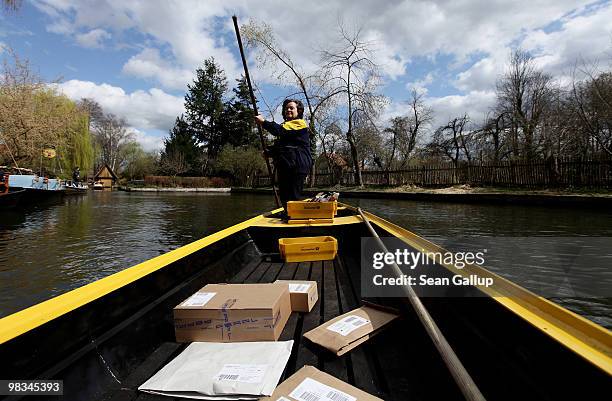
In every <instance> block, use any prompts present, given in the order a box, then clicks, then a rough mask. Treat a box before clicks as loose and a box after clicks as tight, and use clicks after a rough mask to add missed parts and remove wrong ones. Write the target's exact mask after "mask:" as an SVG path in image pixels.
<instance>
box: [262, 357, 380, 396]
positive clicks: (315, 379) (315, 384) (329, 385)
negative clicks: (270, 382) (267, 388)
mask: <svg viewBox="0 0 612 401" xmlns="http://www.w3.org/2000/svg"><path fill="white" fill-rule="evenodd" d="M265 400H270V401H279V400H282V401H285V400H287V401H288V400H297V401H308V400H325V401H327V400H343V401H382V399H380V398H378V397H374V396H373V395H371V394H368V393H366V392H365V391H362V390H359V389H358V388H357V387H353V386H351V385H350V384H348V383H345V382H343V381H342V380H339V379H336V378H335V377H333V376H331V375H328V374H327V373H323V372H321V371H320V370H318V369H316V368H313V367H312V366H304V367H303V368H302V369H300V370H298V371H297V372H295V373H294V374H293V375H292V376H291V377H289V378H288V379H287V380H285V381H284V382H282V383H281V384H280V385H279V386H278V387H276V390H274V393H273V394H272V395H271V396H270V397H266V398H261V400H260V401H265Z"/></svg>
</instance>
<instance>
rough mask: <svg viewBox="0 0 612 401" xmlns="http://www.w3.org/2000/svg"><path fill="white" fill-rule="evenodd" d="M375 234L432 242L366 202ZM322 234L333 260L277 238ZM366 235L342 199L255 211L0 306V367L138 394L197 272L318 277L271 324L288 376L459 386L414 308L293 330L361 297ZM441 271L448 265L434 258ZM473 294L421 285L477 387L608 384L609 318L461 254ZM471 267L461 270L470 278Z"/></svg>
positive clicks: (208, 276) (443, 395)
mask: <svg viewBox="0 0 612 401" xmlns="http://www.w3.org/2000/svg"><path fill="white" fill-rule="evenodd" d="M365 215H366V216H367V218H368V219H369V220H370V222H371V223H372V225H373V226H374V228H375V230H376V231H377V232H378V234H379V235H380V236H381V237H396V238H398V239H400V240H401V241H403V242H404V243H405V244H406V246H407V247H410V248H412V249H422V250H426V251H435V250H439V248H438V247H437V246H436V245H435V244H432V243H430V242H428V241H426V240H424V239H423V238H420V237H418V236H417V235H415V234H413V233H411V232H409V231H407V230H405V229H403V228H401V227H398V226H397V225H394V224H392V223H390V222H387V221H385V220H384V219H381V218H379V217H377V216H375V215H373V214H370V213H365ZM319 235H321V236H333V237H334V238H336V239H337V240H338V255H337V256H336V258H335V259H334V260H332V261H317V262H308V261H307V262H296V263H283V262H282V261H281V260H280V259H279V258H278V239H279V238H291V237H310V236H319ZM363 237H370V233H369V231H368V229H367V227H366V226H365V224H364V221H363V220H362V219H361V218H360V217H359V216H358V215H357V213H356V211H355V210H354V209H352V208H351V207H348V206H345V207H343V208H341V210H339V216H338V217H337V218H336V219H335V220H334V222H333V223H326V224H295V225H288V224H284V223H283V222H282V221H281V220H280V219H277V218H274V216H273V215H272V216H264V215H260V216H256V217H253V218H251V219H249V220H246V221H244V222H242V223H239V224H236V225H234V226H232V227H229V228H227V229H225V230H221V231H219V232H217V233H215V234H212V235H210V236H207V237H205V238H202V239H200V240H198V241H195V242H193V243H191V244H188V245H186V246H184V247H181V248H179V249H176V250H174V251H171V252H169V253H167V254H164V255H161V256H159V257H156V258H154V259H151V260H149V261H146V262H143V263H141V264H139V265H136V266H133V267H131V268H129V269H126V270H124V271H121V272H119V273H116V274H114V275H112V276H109V277H106V278H104V279H101V280H98V281H96V282H93V283H91V284H88V285H86V286H84V287H81V288H79V289H76V290H73V291H71V292H68V293H66V294H63V295H60V296H58V297H56V298H53V299H51V300H48V301H46V302H43V303H41V304H38V305H35V306H33V307H31V308H28V309H26V310H23V311H21V312H18V313H15V314H13V315H11V316H8V317H6V318H4V319H2V320H0V342H1V345H0V358H2V360H3V361H4V362H5V363H4V364H2V368H1V374H0V375H1V377H5V378H15V379H34V378H36V379H45V378H54V379H61V380H63V381H64V399H75V400H80V399H88V400H95V399H137V398H138V399H147V398H146V397H147V396H146V395H142V394H139V393H138V392H137V390H136V389H137V387H138V386H139V385H140V384H142V383H143V382H144V381H145V380H146V379H148V378H149V377H150V376H151V375H152V374H153V373H155V372H156V371H157V370H158V369H159V368H161V366H163V365H164V364H165V363H167V362H168V361H169V360H170V359H172V357H174V356H175V355H176V354H177V353H178V352H180V351H181V350H182V349H184V347H185V345H183V344H177V343H175V342H174V326H173V321H172V308H173V307H174V306H176V305H177V304H178V303H180V302H181V301H183V300H184V299H186V298H187V297H188V296H190V295H191V294H192V293H193V292H195V291H196V290H198V289H199V288H201V287H203V286H204V285H205V284H207V283H217V282H234V283H241V282H245V283H254V282H272V281H275V280H276V279H297V280H299V279H302V280H303V279H309V280H314V281H317V284H318V288H319V302H320V304H319V305H318V306H316V307H315V309H313V311H311V312H310V313H300V314H297V313H294V314H293V315H292V316H291V318H290V320H289V322H288V323H287V325H286V326H285V329H284V331H283V334H282V336H281V339H283V340H289V339H293V340H294V341H295V345H294V348H293V352H292V356H291V358H290V360H289V364H288V366H287V369H286V372H285V376H289V375H290V374H292V373H294V372H295V371H297V370H299V368H301V367H302V366H303V365H313V366H317V367H319V369H321V370H323V371H326V372H327V373H330V374H332V375H333V376H335V377H338V378H340V379H342V380H344V381H347V382H349V383H351V384H353V385H355V386H357V387H359V388H361V389H363V390H365V391H367V392H369V393H371V394H374V395H377V396H379V397H381V398H383V399H385V400H407V399H424V400H427V399H431V400H438V399H461V398H462V396H461V392H460V391H459V390H458V388H457V385H456V384H455V382H454V381H453V380H452V378H451V376H450V375H449V373H448V370H447V369H446V368H445V366H444V364H443V362H442V360H441V358H440V356H439V355H438V353H437V351H436V349H435V347H434V346H433V344H432V341H431V339H430V338H429V337H428V336H427V334H426V332H425V330H423V328H422V326H421V324H420V322H419V321H418V319H417V317H416V316H415V313H414V311H413V310H412V309H411V307H410V306H409V305H407V304H404V303H403V302H402V299H398V298H389V299H385V298H379V299H376V300H375V301H376V302H377V303H383V304H389V305H390V306H394V307H397V308H400V309H401V310H402V314H403V317H404V319H403V320H402V321H400V322H398V323H397V324H395V325H394V326H393V327H392V328H390V329H388V330H386V331H384V332H382V333H380V334H379V335H377V336H376V337H373V338H372V339H371V340H370V341H368V342H367V343H365V344H363V345H362V346H360V347H358V348H356V349H355V350H353V351H351V352H350V353H348V354H346V355H344V356H342V357H335V356H334V355H330V354H329V353H328V352H326V351H323V350H321V349H319V348H317V347H313V346H312V344H309V343H308V342H307V341H306V340H304V339H303V334H304V333H305V332H307V331H309V330H310V329H312V328H314V327H316V326H318V325H319V324H320V323H322V322H324V321H327V320H330V319H331V318H333V317H335V316H338V315H340V314H342V313H345V312H347V311H349V310H351V309H353V308H354V307H356V306H357V305H359V303H360V302H361V296H360V291H361V288H362V279H361V251H362V245H361V244H362V242H361V239H362V238H363ZM436 268H437V269H438V270H439V274H440V275H444V274H445V272H446V269H447V266H444V265H438V266H436ZM466 275H467V276H468V277H470V276H471V275H475V276H476V278H494V279H495V280H494V284H493V285H491V286H485V283H486V282H485V281H478V280H472V281H471V282H470V283H468V284H470V285H468V286H467V287H469V290H470V291H478V292H481V293H482V294H481V295H482V296H479V297H461V296H453V297H438V298H423V299H422V301H423V303H424V304H425V305H426V307H427V308H428V310H429V311H430V313H431V315H432V317H433V318H434V319H435V321H436V322H437V323H438V326H439V327H440V329H441V331H442V332H443V333H444V335H445V336H446V338H447V339H448V341H449V343H450V344H451V345H452V347H453V349H454V350H455V352H456V353H457V355H458V356H459V357H460V359H461V360H462V362H463V364H464V365H465V367H466V369H467V371H468V372H469V373H470V374H471V376H472V378H473V379H474V381H475V383H476V384H477V385H478V386H479V388H480V390H481V391H482V393H483V394H484V395H485V397H486V398H487V399H491V400H505V399H508V400H516V399H534V398H538V399H551V400H552V399H577V398H578V399H580V398H584V396H585V392H586V391H588V392H589V393H591V394H605V392H606V391H608V390H609V388H610V384H611V383H612V381H611V374H612V334H611V333H610V331H608V330H606V329H604V328H602V327H600V326H598V325H596V324H594V323H592V322H590V321H588V320H586V319H584V318H582V317H580V316H578V315H576V314H574V313H572V312H569V311H567V310H566V309H563V308H561V307H560V306H558V305H556V304H554V303H552V302H550V301H547V300H545V299H543V298H541V297H538V296H536V295H535V294H532V293H531V292H529V291H527V290H525V289H523V288H521V287H519V286H517V285H515V284H513V283H511V282H509V281H507V280H504V279H503V278H501V277H499V276H496V275H494V274H493V273H491V272H489V271H487V270H485V269H483V268H477V267H474V268H470V269H468V270H467V271H466ZM470 280H471V278H470Z"/></svg>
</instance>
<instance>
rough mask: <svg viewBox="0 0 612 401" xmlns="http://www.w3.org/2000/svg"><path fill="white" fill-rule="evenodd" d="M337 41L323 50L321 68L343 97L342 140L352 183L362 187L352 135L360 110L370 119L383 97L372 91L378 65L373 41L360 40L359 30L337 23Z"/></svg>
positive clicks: (376, 86) (376, 80)
mask: <svg viewBox="0 0 612 401" xmlns="http://www.w3.org/2000/svg"><path fill="white" fill-rule="evenodd" d="M338 25H339V41H338V46H337V47H336V48H333V49H330V50H323V51H322V52H321V57H322V61H323V63H324V64H323V67H324V70H325V74H324V76H323V77H324V79H325V81H327V82H330V83H331V84H332V87H333V88H334V89H333V90H332V91H331V93H334V96H335V95H342V96H344V97H345V99H346V114H345V115H346V121H347V124H348V129H347V131H346V139H347V141H348V143H349V147H350V151H351V158H352V161H353V169H354V174H355V183H356V184H357V185H359V186H363V180H362V177H361V162H362V160H361V158H360V155H359V150H358V147H357V140H356V137H355V131H354V128H355V120H356V118H357V114H358V113H361V114H362V116H365V117H366V118H367V119H369V120H371V121H373V120H374V119H375V117H376V116H377V115H378V113H379V112H380V110H381V108H382V104H383V103H384V97H382V96H381V95H379V94H377V93H376V90H377V89H378V87H379V85H380V76H379V72H378V66H377V65H376V64H375V63H374V61H372V60H373V55H372V48H373V44H372V43H369V42H366V41H364V40H362V39H361V29H357V30H355V32H353V33H351V32H348V31H347V30H346V29H345V28H344V26H343V25H342V23H341V22H339V24H338Z"/></svg>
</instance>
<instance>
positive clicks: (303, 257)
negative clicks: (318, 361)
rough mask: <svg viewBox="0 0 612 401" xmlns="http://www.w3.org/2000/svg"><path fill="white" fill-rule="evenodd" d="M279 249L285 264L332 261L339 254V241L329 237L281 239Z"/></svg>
mask: <svg viewBox="0 0 612 401" xmlns="http://www.w3.org/2000/svg"><path fill="white" fill-rule="evenodd" d="M278 248H279V251H280V254H281V257H282V258H283V259H284V260H285V262H312V261H316V260H332V259H334V258H335V257H336V253H338V241H337V240H336V239H335V238H334V237H331V236H329V235H326V236H322V237H299V238H280V239H279V240H278Z"/></svg>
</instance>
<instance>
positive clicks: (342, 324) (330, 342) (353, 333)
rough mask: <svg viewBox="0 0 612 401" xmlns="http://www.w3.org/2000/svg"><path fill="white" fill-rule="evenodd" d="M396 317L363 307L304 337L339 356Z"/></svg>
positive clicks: (373, 308) (395, 315) (386, 310)
mask: <svg viewBox="0 0 612 401" xmlns="http://www.w3.org/2000/svg"><path fill="white" fill-rule="evenodd" d="M398 317H399V315H398V314H397V313H395V312H394V311H391V310H388V309H383V308H382V307H377V306H375V305H364V306H362V307H360V308H358V309H354V310H352V311H350V312H347V313H345V314H344V315H340V316H338V317H336V318H334V319H332V320H330V321H327V322H325V323H323V324H322V325H321V326H319V327H316V328H314V329H312V330H310V331H309V332H307V333H306V334H304V337H306V338H307V339H309V340H310V341H312V342H313V343H315V344H319V345H320V346H322V347H324V348H327V349H328V350H330V351H332V352H333V353H335V354H336V355H338V356H340V355H343V354H345V353H347V352H348V351H350V350H352V349H353V348H355V347H357V346H358V345H359V344H362V343H364V342H365V341H367V340H368V339H369V338H370V337H372V336H374V335H376V334H377V333H378V332H380V331H381V330H382V329H383V328H384V326H385V325H387V324H389V323H390V322H391V321H393V320H395V319H397V318H398Z"/></svg>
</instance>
